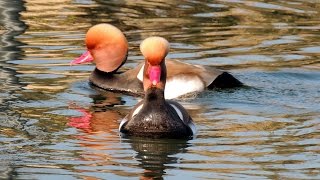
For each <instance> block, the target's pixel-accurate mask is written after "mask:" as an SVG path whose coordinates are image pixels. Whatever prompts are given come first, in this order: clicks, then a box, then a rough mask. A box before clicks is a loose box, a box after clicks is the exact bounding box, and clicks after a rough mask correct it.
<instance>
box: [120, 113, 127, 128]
mask: <svg viewBox="0 0 320 180" xmlns="http://www.w3.org/2000/svg"><path fill="white" fill-rule="evenodd" d="M127 121H128V119H127V116H126V117H125V118H123V119H122V120H121V122H120V125H119V131H120V130H121V128H122V126H123V124H124V123H126V122H127Z"/></svg>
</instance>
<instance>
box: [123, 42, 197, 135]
mask: <svg viewBox="0 0 320 180" xmlns="http://www.w3.org/2000/svg"><path fill="white" fill-rule="evenodd" d="M140 50H141V52H142V54H143V56H144V58H145V63H144V70H143V89H144V94H145V95H144V99H143V100H142V101H141V102H139V103H138V104H137V105H136V106H135V107H134V108H133V109H132V110H131V112H130V114H128V115H127V116H126V117H125V118H124V119H123V120H122V121H121V123H120V126H119V130H120V132H121V133H124V134H126V135H129V136H131V135H132V136H141V137H152V138H188V137H191V136H193V135H194V134H195V133H196V128H195V125H194V124H193V121H192V119H191V117H190V116H189V114H188V113H187V111H186V110H185V109H184V108H183V106H182V105H180V104H179V103H177V102H175V101H172V100H165V97H164V93H165V88H166V87H167V86H166V79H167V69H166V63H165V57H166V55H167V54H168V51H169V43H168V41H167V40H165V39H164V38H161V37H150V38H147V39H145V40H144V41H143V42H142V43H141V45H140Z"/></svg>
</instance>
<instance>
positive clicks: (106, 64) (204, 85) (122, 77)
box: [70, 23, 243, 99]
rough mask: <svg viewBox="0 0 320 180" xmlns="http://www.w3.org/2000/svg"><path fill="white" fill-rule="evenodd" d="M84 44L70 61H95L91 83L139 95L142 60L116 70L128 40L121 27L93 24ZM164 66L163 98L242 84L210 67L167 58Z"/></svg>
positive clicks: (123, 62) (125, 58) (124, 55)
mask: <svg viewBox="0 0 320 180" xmlns="http://www.w3.org/2000/svg"><path fill="white" fill-rule="evenodd" d="M85 44H86V47H87V51H85V52H84V53H83V54H82V55H81V56H80V57H78V58H76V59H74V60H73V61H71V63H70V64H71V65H76V64H83V63H91V62H93V63H95V65H96V67H95V69H94V70H93V71H92V73H91V75H90V77H89V82H90V84H91V85H93V86H95V87H98V88H101V89H104V90H108V91H116V92H124V93H128V94H132V95H138V96H143V94H144V92H143V87H142V81H143V69H144V62H142V63H140V64H138V65H137V66H136V67H135V68H132V69H129V70H127V71H125V72H119V71H118V70H119V69H120V68H121V67H122V66H123V65H124V64H125V62H126V60H127V57H128V41H127V39H126V37H125V35H124V34H123V33H122V31H121V30H119V29H118V28H117V27H115V26H113V25H111V24H107V23H101V24H97V25H94V26H93V27H91V28H90V29H89V30H88V31H87V33H86V37H85ZM166 67H167V82H166V88H165V98H166V99H174V98H178V97H181V96H183V95H186V94H190V93H193V92H201V91H204V90H205V89H214V88H234V87H240V86H242V85H243V84H242V82H240V81H239V80H238V79H236V78H235V77H234V76H232V75H231V74H230V73H228V72H225V71H221V70H219V69H216V68H214V67H211V66H203V65H193V64H188V63H184V62H181V61H177V60H170V61H168V62H167V63H166ZM177 87H179V88H177Z"/></svg>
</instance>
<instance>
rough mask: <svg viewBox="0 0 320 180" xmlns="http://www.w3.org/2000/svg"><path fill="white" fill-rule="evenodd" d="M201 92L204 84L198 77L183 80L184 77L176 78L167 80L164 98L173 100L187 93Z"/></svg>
mask: <svg viewBox="0 0 320 180" xmlns="http://www.w3.org/2000/svg"><path fill="white" fill-rule="evenodd" d="M203 90H204V84H203V82H202V81H201V79H200V78H199V77H193V78H190V77H189V78H188V77H186V78H184V77H181V76H180V77H179V76H178V77H174V78H172V79H169V80H168V81H167V82H166V87H165V90H164V97H165V98H166V99H173V98H177V97H179V96H181V95H184V94H187V93H191V92H196V91H203Z"/></svg>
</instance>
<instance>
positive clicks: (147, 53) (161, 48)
mask: <svg viewBox="0 0 320 180" xmlns="http://www.w3.org/2000/svg"><path fill="white" fill-rule="evenodd" d="M169 49H170V45H169V42H168V41H167V40H166V39H164V38H162V37H149V38H147V39H145V40H144V41H143V42H142V43H141V45H140V50H141V53H142V55H143V56H144V58H145V65H144V73H143V88H144V91H147V90H148V89H150V88H152V87H155V88H158V89H162V90H164V87H165V84H166V77H167V69H166V66H165V57H166V56H167V54H168V52H169Z"/></svg>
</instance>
